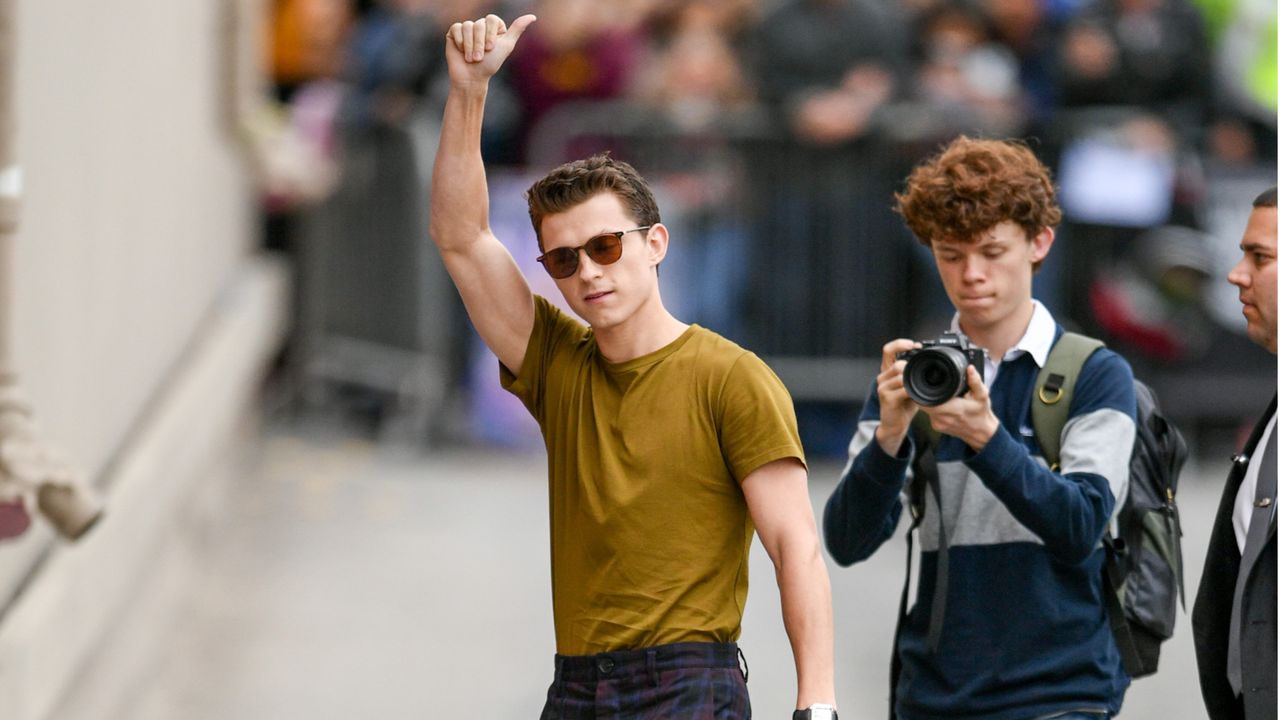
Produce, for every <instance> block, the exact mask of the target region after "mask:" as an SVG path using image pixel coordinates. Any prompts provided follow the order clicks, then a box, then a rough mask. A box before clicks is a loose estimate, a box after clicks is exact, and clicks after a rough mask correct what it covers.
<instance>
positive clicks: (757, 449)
mask: <svg viewBox="0 0 1280 720" xmlns="http://www.w3.org/2000/svg"><path fill="white" fill-rule="evenodd" d="M720 450H721V452H722V453H723V455H724V459H725V464H726V465H727V466H728V467H729V469H730V470H731V471H732V473H733V476H734V478H735V479H736V480H737V481H738V482H742V481H743V480H744V479H746V477H747V476H748V475H750V474H751V473H752V472H755V471H756V470H757V469H759V468H760V467H761V466H763V465H766V464H768V463H771V462H773V461H775V460H781V459H783V458H789V457H793V458H796V459H797V460H799V461H800V462H801V463H804V462H805V458H804V448H803V447H802V446H801V444H800V433H799V430H798V429H797V427H796V413H795V407H794V405H793V404H792V402H791V395H790V394H789V393H788V392H787V389H786V387H785V386H784V385H783V384H782V381H781V380H779V379H778V376H777V375H775V374H774V372H773V370H771V369H770V368H769V366H768V365H766V364H765V363H764V361H763V360H761V359H760V358H758V357H756V356H755V355H754V354H752V353H750V352H744V353H743V354H742V356H741V357H739V358H738V360H737V361H736V362H735V363H734V365H733V367H732V369H731V370H730V371H729V373H728V375H727V376H726V378H725V383H724V386H723V388H722V389H721V393H720Z"/></svg>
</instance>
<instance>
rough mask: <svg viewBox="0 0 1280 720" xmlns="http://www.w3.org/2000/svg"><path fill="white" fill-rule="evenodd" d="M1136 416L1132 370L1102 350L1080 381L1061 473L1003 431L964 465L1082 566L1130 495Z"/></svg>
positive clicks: (1051, 545) (1055, 550)
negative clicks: (1130, 465) (1116, 511)
mask: <svg viewBox="0 0 1280 720" xmlns="http://www.w3.org/2000/svg"><path fill="white" fill-rule="evenodd" d="M1135 415H1136V401H1135V399H1134V392H1133V372H1132V371H1131V370H1130V369H1129V365H1128V363H1126V362H1125V361H1124V359H1123V358H1121V357H1120V356H1119V355H1116V354H1115V353H1112V352H1110V351H1108V350H1100V351H1098V352H1096V353H1094V354H1093V355H1092V356H1091V357H1090V358H1089V360H1088V361H1087V362H1086V363H1085V365H1084V367H1083V368H1082V369H1081V371H1080V378H1079V379H1078V380H1077V382H1076V391H1075V395H1074V396H1073V397H1072V400H1071V410H1070V412H1069V415H1068V420H1067V423H1066V425H1065V426H1064V427H1063V432H1062V451H1061V468H1060V469H1059V471H1058V472H1054V471H1051V470H1050V469H1049V468H1048V466H1047V465H1046V463H1045V462H1044V461H1043V459H1042V458H1036V457H1033V456H1032V455H1031V453H1030V452H1028V450H1027V448H1026V447H1025V446H1024V445H1022V443H1020V442H1018V441H1017V440H1015V439H1014V438H1013V437H1012V436H1011V435H1010V434H1009V432H1008V431H1007V430H1005V428H1004V427H1003V426H1001V427H1000V429H999V430H997V431H996V434H995V435H994V436H993V437H992V438H991V440H990V441H989V442H988V443H987V445H986V447H985V448H983V449H982V452H979V453H976V454H974V455H972V456H970V457H969V458H967V459H966V460H965V463H966V464H967V465H968V466H969V468H970V469H971V470H973V472H974V473H976V474H977V476H978V477H979V478H980V479H981V480H982V482H983V483H984V484H986V486H987V487H988V488H989V489H990V490H991V492H992V493H994V494H995V495H996V497H998V498H999V499H1000V501H1001V502H1002V503H1004V505H1005V507H1007V508H1009V512H1010V513H1012V514H1013V516H1014V517H1015V518H1016V519H1017V520H1018V522H1020V523H1022V524H1023V525H1025V526H1026V527H1027V528H1028V529H1029V530H1031V531H1032V532H1034V533H1035V534H1036V535H1037V536H1038V537H1039V538H1040V539H1041V540H1042V541H1043V542H1044V544H1045V546H1046V547H1047V548H1048V550H1049V552H1050V553H1051V554H1052V555H1053V556H1054V557H1055V558H1057V559H1058V560H1059V561H1061V562H1065V563H1072V564H1074V563H1080V562H1083V561H1084V560H1086V559H1087V558H1088V557H1089V556H1090V555H1091V554H1092V553H1093V551H1094V549H1095V548H1096V547H1097V546H1098V543H1099V541H1100V540H1101V539H1102V534H1103V531H1104V530H1105V529H1106V527H1107V523H1108V522H1109V521H1110V519H1111V517H1112V514H1113V512H1114V510H1115V508H1116V507H1117V502H1118V500H1122V499H1123V497H1124V495H1125V493H1126V492H1127V491H1128V479H1129V460H1130V456H1131V454H1132V452H1133V440H1134V435H1135V433H1136V426H1135V422H1134V418H1135Z"/></svg>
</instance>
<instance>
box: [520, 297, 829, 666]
mask: <svg viewBox="0 0 1280 720" xmlns="http://www.w3.org/2000/svg"><path fill="white" fill-rule="evenodd" d="M535 302H536V320H535V322H534V328H533V334H532V336H531V337H530V338H529V347H528V350H527V351H526V353H525V358H524V364H523V366H522V367H521V369H520V376H519V377H515V376H513V375H512V374H511V372H510V371H509V370H507V369H506V367H501V376H502V385H503V387H505V388H506V389H508V390H510V391H511V392H512V393H514V394H515V395H516V396H517V397H519V398H520V400H521V401H522V402H523V403H524V405H525V407H527V408H528V409H529V412H531V413H532V414H533V417H534V418H535V419H536V420H537V421H538V424H539V425H540V426H541V428H542V435H543V439H544V440H545V442H546V447H547V456H548V468H549V472H548V475H549V478H548V479H549V487H550V509H551V591H552V604H553V607H554V614H555V627H556V650H557V652H559V653H561V654H565V655H587V654H593V653H598V652H606V651H610V650H618V649H623V648H641V647H650V646H653V645H660V644H665V643H673V642H690V641H705V642H731V641H733V640H736V639H737V638H738V635H739V633H740V632H741V626H742V609H743V606H744V604H745V603H746V599H747V558H748V553H749V552H750V549H751V537H752V534H753V533H754V531H755V528H754V526H753V525H752V523H751V518H750V515H749V514H748V512H747V505H746V500H745V498H744V497H743V494H742V488H741V485H740V483H741V482H742V480H743V479H744V478H746V477H747V475H749V474H750V473H751V472H752V471H754V470H756V469H757V468H759V467H761V466H762V465H764V464H766V463H769V462H772V461H774V460H779V459H782V458H791V457H794V458H797V459H799V460H800V461H801V462H804V451H803V449H802V448H801V446H800V438H799V434H798V432H797V430H796V419H795V410H794V408H793V407H792V403H791V397H790V395H788V394H787V391H786V388H784V387H783V385H782V382H781V381H779V380H778V378H777V376H776V375H774V374H773V372H772V371H771V370H770V369H769V368H768V366H766V365H765V364H764V363H763V362H762V361H761V360H760V359H759V358H758V357H756V356H755V355H754V354H752V353H750V352H747V351H746V350H743V349H742V348H741V347H739V346H737V345H735V344H734V343H732V342H730V341H728V340H726V339H724V338H722V337H720V336H719V335H717V334H715V333H713V332H711V331H710V330H707V329H705V328H701V327H698V326H697V325H693V326H690V327H689V328H688V329H687V330H686V331H685V332H684V333H683V334H681V335H680V337H679V338H677V339H676V340H675V341H674V342H672V343H671V344H669V345H667V346H666V347H664V348H662V349H660V350H658V351H656V352H653V353H650V354H648V355H644V356H642V357H638V358H635V359H634V360H629V361H627V362H622V363H610V362H609V361H607V360H605V359H604V357H603V356H602V355H601V354H600V352H599V350H598V348H597V346H596V341H595V336H594V334H593V333H592V331H591V330H590V329H589V328H587V327H585V326H584V325H582V324H581V323H579V322H577V321H576V320H574V319H572V318H570V317H568V316H567V315H565V314H564V313H563V312H561V311H560V310H559V309H557V308H556V307H555V306H553V305H552V304H551V303H550V302H548V301H547V300H546V299H545V298H542V297H536V298H535Z"/></svg>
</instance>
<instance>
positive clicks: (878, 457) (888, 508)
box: [822, 384, 914, 566]
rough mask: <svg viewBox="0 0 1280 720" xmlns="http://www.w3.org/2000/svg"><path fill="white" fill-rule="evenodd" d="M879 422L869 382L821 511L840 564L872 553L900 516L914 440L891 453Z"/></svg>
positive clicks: (825, 536) (825, 535)
mask: <svg viewBox="0 0 1280 720" xmlns="http://www.w3.org/2000/svg"><path fill="white" fill-rule="evenodd" d="M879 426H880V403H879V399H878V397H877V395H876V392H875V386H874V384H873V385H872V388H871V395H870V398H869V399H868V400H867V402H866V404H865V405H864V406H863V411H862V415H861V416H860V417H859V418H858V428H857V431H856V433H855V434H854V436H853V439H852V440H851V441H850V442H849V462H848V463H847V464H846V465H845V469H844V472H843V473H842V475H841V477H840V482H839V484H837V485H836V489H835V492H833V493H832V494H831V497H830V498H828V499H827V505H826V508H825V510H824V512H823V522H822V534H823V539H824V541H825V542H826V546H827V551H828V552H830V553H831V557H832V558H833V559H834V560H835V561H836V562H837V563H839V564H840V565H844V566H847V565H852V564H853V563H855V562H859V561H861V560H865V559H867V558H868V557H870V556H871V554H872V553H874V552H875V551H876V549H877V548H879V547H880V546H881V545H882V544H883V543H884V541H885V540H888V539H889V538H890V537H891V536H892V535H893V531H894V528H896V527H897V526H898V519H899V518H900V517H901V516H902V499H901V495H902V489H903V486H904V485H905V483H906V478H907V468H908V467H909V465H910V461H911V454H912V452H913V447H914V445H913V443H912V441H911V438H910V436H908V438H907V440H906V441H904V442H903V443H902V447H901V448H900V449H899V451H898V454H897V455H896V456H891V455H889V454H888V453H886V452H885V451H884V449H883V448H881V447H880V443H878V442H876V439H875V433H876V428H877V427H879Z"/></svg>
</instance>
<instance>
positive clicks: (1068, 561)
mask: <svg viewBox="0 0 1280 720" xmlns="http://www.w3.org/2000/svg"><path fill="white" fill-rule="evenodd" d="M1098 547H1099V543H1098V541H1094V542H1088V541H1087V539H1086V540H1083V541H1080V542H1067V543H1060V544H1058V545H1057V546H1056V547H1052V548H1051V552H1052V554H1053V558H1054V560H1057V561H1058V562H1059V563H1061V564H1063V565H1083V564H1084V563H1085V562H1086V561H1087V560H1088V559H1089V558H1091V557H1093V552H1094V551H1095V550H1097V549H1098Z"/></svg>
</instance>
